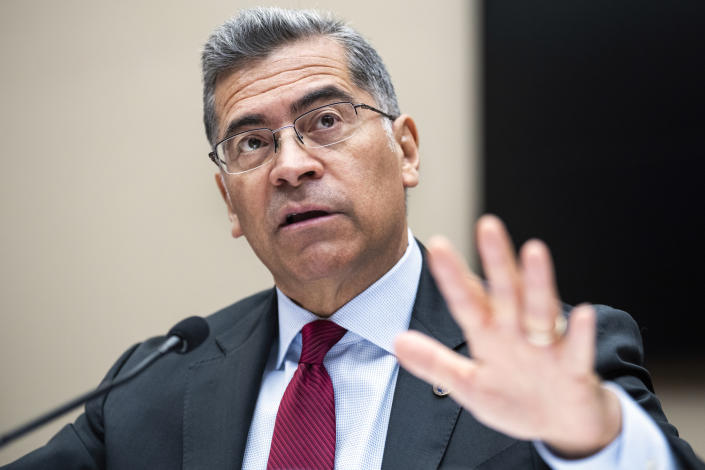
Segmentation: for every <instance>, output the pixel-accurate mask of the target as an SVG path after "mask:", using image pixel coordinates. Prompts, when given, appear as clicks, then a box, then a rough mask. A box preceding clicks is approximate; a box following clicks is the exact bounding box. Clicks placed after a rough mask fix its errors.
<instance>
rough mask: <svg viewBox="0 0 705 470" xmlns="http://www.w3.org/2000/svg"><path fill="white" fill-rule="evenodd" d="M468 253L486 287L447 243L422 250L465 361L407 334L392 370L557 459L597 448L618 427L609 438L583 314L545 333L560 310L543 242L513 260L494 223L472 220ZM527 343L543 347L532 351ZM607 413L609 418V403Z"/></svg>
mask: <svg viewBox="0 0 705 470" xmlns="http://www.w3.org/2000/svg"><path fill="white" fill-rule="evenodd" d="M478 249H479V252H480V257H481V259H482V263H483V268H484V270H485V273H486V275H487V288H485V285H484V284H483V283H482V282H481V280H480V279H479V278H477V277H476V276H474V275H473V274H472V273H471V272H470V271H469V270H468V268H467V266H466V264H465V263H464V262H463V261H462V259H461V258H460V256H458V255H457V254H456V253H455V252H454V251H453V249H452V247H451V246H450V244H449V243H448V242H447V241H445V240H444V239H435V240H433V241H432V242H431V243H430V244H429V252H430V265H431V270H432V272H433V274H434V277H435V278H436V281H437V282H438V285H439V288H440V290H441V292H442V293H443V296H444V297H445V299H446V302H447V303H448V306H449V308H450V310H451V312H452V314H453V316H454V318H455V320H456V321H457V322H458V324H459V325H460V327H461V328H462V330H463V332H464V334H465V337H466V338H467V340H468V343H469V345H470V351H471V356H472V358H471V359H469V358H466V357H463V356H460V355H458V354H456V353H454V352H453V351H450V350H448V349H447V348H445V347H444V346H442V345H441V344H440V343H437V342H436V341H434V340H432V339H431V338H428V337H425V336H423V335H421V334H419V333H416V332H408V333H406V334H405V335H402V336H401V337H400V338H399V339H398V341H397V355H398V357H399V360H400V362H401V364H402V365H403V366H404V367H405V368H407V369H408V370H409V371H411V372H412V373H414V374H416V375H417V376H419V377H420V378H422V379H424V380H427V381H429V382H440V383H443V384H444V385H445V386H447V387H448V388H450V390H451V396H452V397H453V398H454V399H455V400H456V401H457V402H458V403H460V404H461V405H462V406H463V407H465V408H466V409H467V410H469V411H470V412H471V413H473V415H474V416H475V417H476V418H477V419H478V420H480V421H482V422H483V423H485V424H486V425H488V426H490V427H492V428H494V429H496V430H498V431H501V432H504V433H506V434H509V435H512V436H514V437H516V438H520V439H539V440H544V441H547V442H549V443H551V444H552V445H554V446H555V447H557V448H561V449H563V450H564V451H565V452H566V453H581V452H587V451H591V450H593V449H594V448H595V447H600V446H603V445H605V444H606V443H608V442H609V440H611V438H612V437H614V435H616V431H618V429H619V427H618V426H617V429H616V431H615V429H614V427H615V426H614V415H615V413H614V411H615V410H614V406H615V400H616V398H614V396H612V395H611V394H610V392H607V391H606V390H605V389H604V388H602V387H601V386H600V381H599V379H598V377H597V376H596V374H595V373H594V371H593V362H594V353H595V350H594V348H595V345H594V341H595V326H594V323H595V322H594V313H593V311H592V308H591V307H587V306H582V307H578V308H577V309H575V310H574V311H573V313H572V314H571V315H570V320H569V323H570V327H569V330H568V333H567V334H566V335H565V336H563V337H559V336H555V335H554V325H556V319H557V318H559V316H560V315H562V313H561V309H560V302H559V301H558V294H557V290H556V286H555V281H554V279H553V268H552V263H551V259H550V255H549V253H548V250H547V248H546V247H545V245H543V243H541V242H539V241H530V242H528V243H527V244H525V245H524V247H523V248H522V250H521V252H520V263H517V261H516V259H515V256H514V253H513V249H512V247H511V243H510V242H509V237H508V236H507V233H506V231H505V230H504V227H503V225H502V224H501V222H500V221H499V220H498V219H496V218H495V217H491V216H485V217H483V218H482V219H480V221H479V222H478ZM536 338H543V339H544V340H546V341H545V342H546V343H550V344H536ZM529 339H533V341H530V340H529ZM616 411H617V416H618V415H619V409H618V405H617V410H616ZM609 418H612V419H611V420H610V419H609ZM618 424H619V423H618V422H617V425H618ZM606 431H609V432H607V433H606ZM605 439H607V441H606V442H604V440H605Z"/></svg>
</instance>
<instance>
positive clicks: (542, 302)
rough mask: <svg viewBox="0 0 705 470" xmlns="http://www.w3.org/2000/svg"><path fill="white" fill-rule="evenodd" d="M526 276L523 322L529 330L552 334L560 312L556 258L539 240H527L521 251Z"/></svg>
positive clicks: (524, 275)
mask: <svg viewBox="0 0 705 470" xmlns="http://www.w3.org/2000/svg"><path fill="white" fill-rule="evenodd" d="M520 257H521V265H522V279H523V290H522V296H523V307H524V308H523V310H522V311H523V316H522V318H521V320H522V325H523V327H524V329H525V331H526V332H527V333H535V334H548V335H550V334H552V333H553V329H554V328H555V322H556V317H557V315H559V313H560V308H559V302H558V291H557V289H556V281H555V277H554V273H553V262H552V261H551V254H550V252H549V251H548V247H547V246H546V245H545V244H544V243H543V242H541V241H539V240H530V241H528V242H526V243H525V244H524V246H523V247H522V249H521V253H520Z"/></svg>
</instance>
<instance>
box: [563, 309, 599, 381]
mask: <svg viewBox="0 0 705 470" xmlns="http://www.w3.org/2000/svg"><path fill="white" fill-rule="evenodd" d="M596 328H597V327H596V324H595V309H594V308H593V307H592V306H591V305H579V306H577V307H575V308H574V309H573V311H572V312H571V314H570V318H569V319H568V333H567V334H566V349H565V351H566V353H565V356H564V357H565V361H566V366H567V367H568V368H569V369H570V370H572V371H574V372H575V373H577V374H589V373H592V371H593V368H594V363H595V333H596Z"/></svg>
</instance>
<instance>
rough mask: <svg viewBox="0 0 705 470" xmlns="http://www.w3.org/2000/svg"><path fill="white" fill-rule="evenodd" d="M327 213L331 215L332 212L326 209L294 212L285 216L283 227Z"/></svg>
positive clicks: (323, 215)
mask: <svg viewBox="0 0 705 470" xmlns="http://www.w3.org/2000/svg"><path fill="white" fill-rule="evenodd" d="M327 215H330V212H326V211H307V212H301V213H296V212H294V213H291V214H287V215H286V217H285V218H284V223H283V224H282V227H286V226H288V225H292V224H296V223H299V222H303V221H305V220H310V219H316V218H318V217H325V216H327Z"/></svg>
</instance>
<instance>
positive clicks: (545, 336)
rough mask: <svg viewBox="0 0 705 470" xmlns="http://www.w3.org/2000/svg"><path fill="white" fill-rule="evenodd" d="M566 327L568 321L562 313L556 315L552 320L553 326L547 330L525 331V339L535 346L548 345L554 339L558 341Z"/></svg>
mask: <svg viewBox="0 0 705 470" xmlns="http://www.w3.org/2000/svg"><path fill="white" fill-rule="evenodd" d="M567 327H568V322H567V321H566V319H565V316H563V314H559V315H558V316H556V319H555V320H554V322H553V328H552V329H551V330H548V331H540V330H536V329H534V330H528V331H527V332H526V339H527V340H528V341H529V343H531V344H533V345H535V346H550V345H552V344H553V343H555V342H556V341H558V340H559V339H560V338H561V337H562V336H563V335H564V334H565V330H566V328H567Z"/></svg>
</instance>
